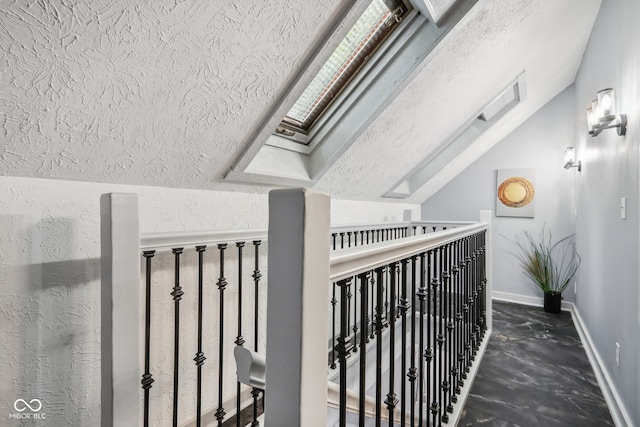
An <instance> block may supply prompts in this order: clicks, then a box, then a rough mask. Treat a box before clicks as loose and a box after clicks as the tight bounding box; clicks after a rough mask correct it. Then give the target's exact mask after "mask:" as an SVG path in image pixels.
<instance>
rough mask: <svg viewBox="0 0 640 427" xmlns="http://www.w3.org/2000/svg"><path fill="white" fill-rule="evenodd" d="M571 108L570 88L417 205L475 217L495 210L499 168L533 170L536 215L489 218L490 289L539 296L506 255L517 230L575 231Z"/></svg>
mask: <svg viewBox="0 0 640 427" xmlns="http://www.w3.org/2000/svg"><path fill="white" fill-rule="evenodd" d="M573 110H574V96H573V86H570V87H569V88H568V89H566V90H564V91H563V92H561V93H560V94H559V95H558V96H557V97H556V98H554V99H553V100H551V101H550V102H549V103H548V104H547V105H545V106H544V107H542V108H541V109H540V110H539V111H538V112H536V113H535V114H534V115H533V116H532V117H531V118H530V119H529V120H527V121H526V122H525V123H523V124H522V125H521V126H520V127H518V128H517V129H516V130H515V131H514V132H512V133H511V134H510V135H508V136H507V137H506V138H504V139H503V140H502V141H501V142H500V143H498V144H497V145H496V146H495V147H494V148H492V149H491V150H490V151H489V152H487V153H486V154H485V155H484V156H482V157H481V158H479V159H478V160H477V161H476V162H474V163H473V164H472V165H471V166H470V167H468V168H467V169H465V171H464V172H462V173H461V174H460V175H458V176H457V177H456V178H455V179H453V180H452V181H451V182H449V184H447V185H446V186H445V187H444V188H443V189H442V190H440V191H439V192H438V193H436V194H435V195H434V196H433V197H431V198H429V199H428V200H427V201H426V202H424V203H423V204H422V218H423V219H427V220H439V219H442V220H445V219H446V220H477V219H478V211H480V210H491V211H492V212H495V210H496V179H497V178H496V175H497V170H498V169H510V168H534V169H535V171H536V180H535V181H536V182H535V197H534V201H535V204H536V205H535V217H534V218H514V217H494V221H493V226H494V233H493V244H494V264H493V290H494V291H498V292H507V293H512V294H518V295H524V296H529V297H541V296H542V293H541V292H540V291H539V290H538V289H537V288H535V287H534V285H533V284H531V282H530V281H529V280H528V279H527V278H526V277H525V276H524V275H523V274H522V272H521V269H520V267H519V266H518V263H517V261H516V260H515V258H514V257H513V256H512V255H510V254H509V251H512V250H513V249H514V245H513V243H512V241H513V238H514V236H515V235H516V234H518V233H521V232H522V231H523V230H527V231H529V232H530V233H532V234H533V235H535V236H537V235H538V234H539V233H540V231H541V230H542V227H543V226H544V225H545V224H546V225H547V227H549V228H550V229H551V231H552V233H553V235H554V236H555V237H558V238H560V237H564V236H566V235H569V234H572V233H574V218H573V210H574V185H575V176H576V174H577V173H578V172H577V170H576V169H571V170H568V171H567V170H565V169H563V167H562V166H563V163H562V160H563V153H564V149H565V148H566V147H568V146H571V145H573V144H572V141H573V140H574V133H575V127H574V112H573ZM564 297H565V299H567V300H573V289H567V290H566V291H565V293H564Z"/></svg>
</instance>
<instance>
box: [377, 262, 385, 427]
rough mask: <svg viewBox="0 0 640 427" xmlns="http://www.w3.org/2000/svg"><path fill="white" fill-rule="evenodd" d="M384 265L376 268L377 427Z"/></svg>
mask: <svg viewBox="0 0 640 427" xmlns="http://www.w3.org/2000/svg"><path fill="white" fill-rule="evenodd" d="M384 271H385V268H384V267H378V268H376V281H375V283H376V286H377V288H376V294H377V298H376V299H377V304H376V335H377V337H376V427H381V426H382V412H381V410H380V408H381V407H382V330H383V329H384V328H385V327H386V320H385V318H384V316H383V313H382V299H383V293H384V287H383V277H384Z"/></svg>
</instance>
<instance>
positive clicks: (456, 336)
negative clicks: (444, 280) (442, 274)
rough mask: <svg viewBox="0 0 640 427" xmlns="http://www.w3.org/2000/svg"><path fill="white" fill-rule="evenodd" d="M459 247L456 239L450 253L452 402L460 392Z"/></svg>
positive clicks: (455, 400) (456, 399)
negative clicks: (452, 326)
mask: <svg viewBox="0 0 640 427" xmlns="http://www.w3.org/2000/svg"><path fill="white" fill-rule="evenodd" d="M459 249H460V241H459V240H456V241H455V242H454V243H453V253H452V255H451V260H452V263H453V267H452V268H451V271H453V283H452V288H453V290H452V293H453V295H452V298H453V311H452V313H451V315H452V318H453V323H454V329H453V343H452V344H453V349H452V350H451V360H452V364H453V368H452V376H453V384H452V387H453V395H452V398H451V400H452V401H453V403H456V402H457V401H458V397H457V395H458V394H460V382H459V381H460V377H459V374H460V370H459V367H458V352H459V350H460V320H461V314H460V288H459V286H460V267H459V264H458V262H459V260H460V254H459Z"/></svg>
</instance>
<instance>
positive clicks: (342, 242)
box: [340, 232, 344, 249]
mask: <svg viewBox="0 0 640 427" xmlns="http://www.w3.org/2000/svg"><path fill="white" fill-rule="evenodd" d="M340 249H344V232H342V233H340Z"/></svg>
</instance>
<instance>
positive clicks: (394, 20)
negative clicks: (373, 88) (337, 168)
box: [276, 0, 407, 137]
mask: <svg viewBox="0 0 640 427" xmlns="http://www.w3.org/2000/svg"><path fill="white" fill-rule="evenodd" d="M388 3H391V4H393V2H388ZM395 3H397V4H394V6H393V9H391V8H389V7H388V5H387V2H385V0H373V1H372V2H371V4H370V5H369V7H367V9H366V10H365V11H364V13H363V14H362V15H361V16H360V18H359V19H358V21H357V22H356V23H355V25H354V26H353V27H352V28H351V30H350V31H349V33H348V34H347V35H346V37H345V38H344V39H343V40H342V42H341V43H340V44H339V45H338V47H337V48H336V50H335V51H334V52H333V53H332V54H331V56H330V57H329V59H328V60H327V62H325V64H324V65H323V66H322V68H321V69H320V71H318V73H317V74H316V76H315V77H314V78H313V80H312V81H311V83H310V84H309V86H307V88H306V89H305V90H304V92H303V93H302V95H301V96H300V98H298V100H297V101H296V103H295V104H294V105H293V107H292V108H291V110H289V112H288V113H287V114H286V116H285V117H284V119H283V120H282V122H281V123H280V125H279V126H278V128H277V129H276V133H278V134H280V135H281V136H286V137H291V136H294V135H295V133H302V134H304V135H308V133H309V131H310V130H311V128H312V127H313V126H314V125H315V124H316V122H317V121H318V119H319V118H320V117H321V116H322V114H323V113H324V112H325V111H326V110H327V108H328V107H329V106H330V105H331V103H332V102H333V101H334V100H335V99H336V98H337V97H338V95H339V94H340V93H341V92H342V90H343V89H344V88H345V86H346V85H347V84H348V83H349V82H350V81H351V79H352V78H353V77H354V76H355V75H356V74H357V72H358V71H359V70H360V69H361V68H362V66H363V65H364V64H365V63H366V62H367V60H368V59H369V58H370V57H371V55H372V54H373V53H374V52H375V51H376V50H377V49H378V47H380V45H381V44H382V42H383V41H384V40H385V39H386V37H387V36H388V35H389V34H390V33H391V32H392V31H393V30H394V29H395V28H396V27H397V25H398V24H399V23H400V21H401V19H402V17H403V16H404V14H406V12H407V8H406V7H405V6H404V4H403V3H402V2H401V1H400V0H397V1H396V2H395Z"/></svg>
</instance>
